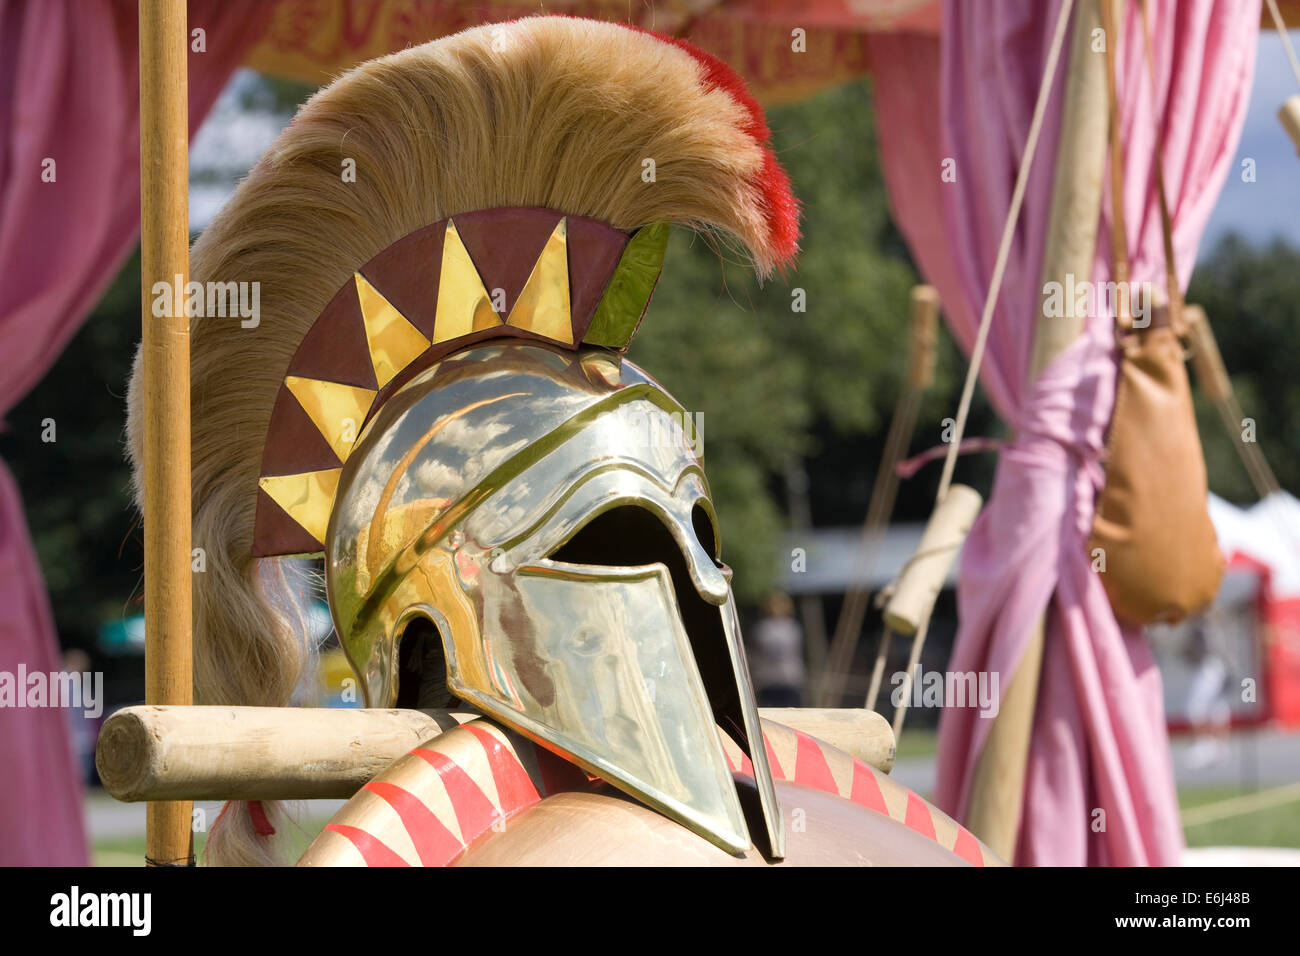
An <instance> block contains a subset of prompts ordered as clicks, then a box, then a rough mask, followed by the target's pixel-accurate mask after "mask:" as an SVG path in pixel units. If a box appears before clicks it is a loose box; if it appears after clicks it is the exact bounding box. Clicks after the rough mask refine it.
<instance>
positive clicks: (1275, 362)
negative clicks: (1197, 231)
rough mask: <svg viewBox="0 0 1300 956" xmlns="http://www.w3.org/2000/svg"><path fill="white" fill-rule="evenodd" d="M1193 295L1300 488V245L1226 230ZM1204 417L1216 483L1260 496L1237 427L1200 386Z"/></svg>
mask: <svg viewBox="0 0 1300 956" xmlns="http://www.w3.org/2000/svg"><path fill="white" fill-rule="evenodd" d="M1187 299H1188V301H1189V302H1195V303H1197V304H1199V305H1201V306H1203V307H1204V308H1205V312H1206V315H1207V316H1208V317H1209V319H1210V324H1211V326H1212V327H1213V329H1214V335H1215V337H1216V338H1217V339H1218V342H1219V350H1220V351H1221V352H1222V353H1223V363H1224V365H1225V366H1226V367H1227V369H1228V374H1229V376H1230V377H1231V379H1232V386H1233V390H1234V391H1235V392H1236V394H1237V399H1238V401H1239V402H1240V404H1241V408H1242V411H1243V412H1244V413H1245V415H1246V416H1248V417H1250V418H1253V419H1254V420H1255V423H1256V427H1255V433H1256V438H1257V439H1258V441H1259V446H1260V450H1261V451H1262V452H1263V453H1264V457H1265V458H1267V459H1268V462H1269V464H1270V465H1271V466H1272V468H1273V471H1274V473H1275V474H1276V475H1277V479H1278V482H1279V483H1280V484H1281V485H1282V487H1283V488H1286V489H1288V490H1290V491H1292V492H1293V493H1294V492H1295V491H1296V490H1297V489H1300V428H1298V427H1297V426H1296V422H1297V421H1300V376H1297V375H1296V373H1295V357H1296V355H1297V349H1296V344H1295V343H1296V337H1297V330H1300V250H1297V249H1296V248H1295V247H1294V246H1292V245H1290V244H1288V243H1286V242H1285V241H1283V240H1280V239H1276V240H1274V241H1272V242H1270V243H1268V244H1266V245H1254V244H1252V243H1250V242H1247V241H1246V240H1245V239H1243V238H1242V237H1240V236H1237V235H1229V236H1226V237H1224V238H1223V239H1222V240H1221V241H1220V242H1219V243H1218V244H1217V245H1216V246H1215V247H1214V249H1213V251H1212V252H1211V254H1210V255H1209V256H1207V257H1205V258H1204V259H1203V260H1202V261H1201V262H1200V263H1199V264H1198V265H1197V267H1196V272H1195V273H1193V275H1192V282H1191V287H1190V288H1189V290H1188V295H1187ZM1194 394H1195V401H1196V418H1197V423H1198V424H1199V426H1200V432H1201V442H1202V444H1203V446H1204V448H1205V460H1206V464H1207V467H1208V470H1209V479H1210V490H1211V491H1213V492H1215V493H1216V494H1218V495H1220V496H1222V497H1224V498H1226V499H1228V500H1229V501H1233V502H1236V503H1237V504H1243V505H1244V504H1250V503H1252V502H1254V501H1255V500H1256V498H1257V497H1258V496H1257V495H1256V493H1255V490H1254V487H1253V486H1252V485H1251V483H1250V479H1249V477H1248V476H1247V474H1246V470H1245V469H1244V468H1243V467H1242V464H1241V460H1240V459H1239V457H1238V455H1237V451H1236V449H1235V448H1234V447H1233V443H1234V442H1235V441H1237V440H1239V436H1235V435H1229V434H1228V432H1227V430H1226V429H1225V428H1224V426H1223V422H1222V420H1221V419H1220V418H1219V415H1218V413H1217V412H1216V411H1215V410H1214V407H1213V406H1212V405H1211V403H1210V401H1209V400H1208V399H1207V398H1206V396H1205V393H1204V392H1203V391H1201V390H1200V389H1196V390H1195V393H1194Z"/></svg>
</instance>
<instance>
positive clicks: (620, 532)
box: [548, 505, 680, 567]
mask: <svg viewBox="0 0 1300 956" xmlns="http://www.w3.org/2000/svg"><path fill="white" fill-rule="evenodd" d="M679 551H680V549H679V548H678V546H677V542H676V541H674V540H673V537H672V534H671V532H669V530H668V528H667V527H666V526H665V525H664V523H663V521H662V520H661V519H660V518H659V516H658V515H657V514H655V513H654V512H653V511H651V510H649V509H648V508H642V507H639V506H637V505H620V506H618V507H616V508H610V509H609V510H608V511H602V512H601V513H600V514H598V515H596V516H595V517H594V518H592V519H591V520H590V521H588V522H587V523H586V524H584V525H583V526H582V527H581V528H579V529H578V530H577V531H576V532H574V534H573V535H572V536H571V537H570V538H569V539H568V540H567V541H565V542H564V543H563V544H561V545H560V546H559V547H558V548H556V549H555V550H554V551H552V552H551V553H550V554H549V555H548V557H549V558H550V559H551V560H552V561H560V562H563V563H565V564H590V565H597V566H601V567H641V566H644V565H648V564H665V563H667V562H668V561H669V560H671V559H672V557H673V556H680V555H679Z"/></svg>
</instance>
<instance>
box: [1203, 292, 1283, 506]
mask: <svg viewBox="0 0 1300 956" xmlns="http://www.w3.org/2000/svg"><path fill="white" fill-rule="evenodd" d="M1185 313H1186V316H1187V338H1188V340H1189V342H1190V344H1191V348H1192V367H1193V368H1194V369H1195V370H1196V382H1197V384H1198V385H1200V387H1201V390H1202V391H1203V392H1205V394H1206V396H1207V397H1208V398H1209V399H1210V401H1211V402H1213V403H1214V407H1215V408H1216V409H1217V410H1218V412H1219V417H1220V418H1221V419H1222V420H1223V427H1224V428H1225V429H1226V430H1227V432H1228V437H1229V438H1230V439H1231V440H1232V444H1233V447H1235V448H1236V449H1237V454H1238V455H1240V456H1241V463H1242V465H1244V466H1245V468H1246V474H1248V475H1249V476H1250V481H1251V484H1253V485H1254V486H1255V493H1256V494H1258V495H1259V496H1260V497H1261V498H1266V497H1268V496H1269V495H1270V494H1272V493H1273V492H1275V491H1277V490H1278V489H1279V487H1280V486H1279V485H1278V483H1277V477H1276V476H1275V475H1274V474H1273V469H1272V468H1270V467H1269V464H1268V460H1267V459H1266V458H1265V457H1264V453H1263V451H1262V450H1261V449H1260V447H1259V444H1258V443H1257V442H1247V441H1245V440H1244V439H1243V438H1242V435H1241V423H1242V419H1243V418H1244V417H1245V416H1244V415H1243V414H1242V411H1241V406H1240V405H1239V404H1238V403H1237V397H1236V395H1235V394H1234V393H1233V390H1232V380H1231V379H1230V378H1229V377H1228V370H1227V369H1226V368H1225V367H1224V365H1223V356H1222V355H1221V354H1220V353H1219V343H1218V342H1217V341H1215V338H1214V330H1213V329H1212V328H1211V327H1210V320H1209V317H1208V316H1207V315H1206V314H1205V310H1204V309H1203V308H1201V307H1200V306H1199V305H1189V306H1187V308H1186V310H1185Z"/></svg>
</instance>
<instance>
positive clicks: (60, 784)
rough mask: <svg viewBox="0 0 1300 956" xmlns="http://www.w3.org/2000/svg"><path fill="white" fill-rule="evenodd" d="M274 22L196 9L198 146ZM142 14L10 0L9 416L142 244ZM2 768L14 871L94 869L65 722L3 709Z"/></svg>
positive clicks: (21, 548) (3, 830) (47, 664)
mask: <svg viewBox="0 0 1300 956" xmlns="http://www.w3.org/2000/svg"><path fill="white" fill-rule="evenodd" d="M272 10H273V7H272V5H270V4H259V3H257V2H256V0H232V2H220V0H206V2H198V0H195V2H191V3H190V5H189V25H190V28H191V29H195V28H202V29H203V30H204V31H205V35H204V37H203V46H204V47H205V50H204V52H191V53H190V56H189V94H190V95H189V102H190V132H191V133H193V132H194V130H196V129H197V128H198V125H199V123H200V122H201V121H202V120H203V117H204V116H205V115H207V112H208V109H209V108H210V107H211V106H212V104H213V102H214V101H215V100H216V98H217V95H218V94H219V93H220V92H221V89H222V88H223V87H224V86H225V84H226V80H227V79H228V78H229V76H230V74H231V72H232V71H233V70H234V69H235V67H236V66H238V65H239V63H240V61H241V60H242V58H243V56H244V53H245V51H246V50H247V49H248V47H249V45H250V44H252V43H253V42H255V41H256V40H257V38H258V36H259V35H260V33H261V31H262V29H264V27H265V24H266V22H267V20H268V18H269V16H270V14H271V12H272ZM137 16H138V14H137V8H136V4H135V3H133V2H129V0H0V135H3V136H4V144H3V149H2V150H0V263H3V269H4V272H3V279H0V355H3V356H4V362H3V365H0V416H3V415H4V414H5V413H6V412H8V410H9V409H11V408H12V407H13V406H14V405H15V404H16V403H17V402H18V400H19V399H21V398H22V397H23V395H25V394H26V393H27V392H28V391H29V390H30V389H31V387H32V386H33V385H35V384H36V382H38V381H39V380H40V378H41V376H42V375H44V374H45V372H46V371H47V370H48V369H49V367H50V365H52V364H53V362H54V360H55V359H56V358H57V357H58V355H59V353H60V352H61V351H62V350H63V347H64V346H65V345H66V344H67V343H68V340H69V339H70V338H71V337H72V335H73V334H74V333H75V332H76V330H77V329H78V328H79V327H80V325H81V323H82V321H83V320H84V319H85V317H86V315H87V313H88V312H89V311H90V310H91V309H92V308H93V307H94V304H95V302H97V301H98V299H99V297H100V295H102V294H103V291H104V288H105V287H106V286H107V285H108V283H109V282H110V281H111V280H112V278H113V276H114V274H115V273H116V272H117V270H118V269H120V268H121V266H122V263H123V261H124V260H125V259H126V257H127V256H128V255H129V253H130V251H131V249H132V247H133V246H134V245H135V241H136V237H137V235H138V233H139V229H140V108H139V89H140V80H139V65H138V54H137V25H136V23H137ZM47 160H52V161H53V165H52V166H51V165H50V164H49V163H48V162H47ZM43 173H47V175H46V177H45V178H42V174H43ZM50 173H52V179H51V178H50V175H49V174H50ZM103 427H104V428H107V429H112V430H115V431H116V430H119V429H120V428H121V422H120V421H106V422H104V423H103ZM20 665H21V666H23V667H25V669H26V671H27V672H28V673H32V672H36V671H40V672H43V673H46V674H48V673H50V672H52V671H58V670H59V669H60V662H59V655H58V643H57V641H56V639H55V634H54V624H53V620H52V617H51V614H50V608H49V601H48V598H47V596H46V593H45V584H44V581H43V580H42V578H41V572H40V567H39V565H38V564H37V561H36V556H35V554H34V553H33V551H32V545H31V541H30V539H29V536H28V533H27V528H26V523H25V521H24V519H23V509H22V501H21V499H20V497H19V494H18V488H17V486H16V485H15V483H14V480H13V477H12V475H11V474H10V472H9V470H8V469H7V468H5V467H4V465H3V463H0V671H3V672H7V673H8V674H11V675H16V674H17V672H18V669H19V667H20ZM20 691H21V689H20ZM0 768H3V769H4V778H3V781H2V782H0V866H13V865H30V864H51V865H53V864H58V865H81V864H85V863H86V860H87V856H86V837H85V829H84V825H83V822H82V812H81V785H80V782H79V777H80V774H79V773H78V771H77V770H76V768H75V767H74V762H73V757H72V749H71V744H70V741H69V733H68V725H67V720H66V714H65V713H64V712H63V711H62V710H58V709H53V708H48V707H46V708H41V709H10V708H5V709H3V710H0Z"/></svg>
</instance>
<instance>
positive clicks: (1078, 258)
mask: <svg viewBox="0 0 1300 956" xmlns="http://www.w3.org/2000/svg"><path fill="white" fill-rule="evenodd" d="M1108 2H1111V0H1084V2H1082V3H1079V4H1078V6H1076V7H1075V9H1074V21H1073V23H1072V24H1071V31H1072V32H1071V37H1070V63H1069V66H1068V67H1067V70H1068V72H1067V74H1066V86H1065V100H1064V103H1063V107H1062V109H1063V115H1062V118H1061V133H1060V141H1059V145H1058V147H1057V154H1056V179H1055V183H1054V185H1053V191H1052V206H1051V211H1050V216H1049V220H1048V233H1047V247H1046V250H1045V251H1044V255H1043V283H1044V285H1046V284H1047V283H1048V282H1059V283H1062V284H1064V283H1065V282H1066V277H1067V276H1068V275H1072V276H1073V277H1074V280H1075V282H1076V283H1078V282H1088V281H1091V279H1092V264H1093V257H1094V255H1095V253H1096V246H1097V225H1098V219H1099V214H1100V211H1101V187H1102V178H1103V174H1104V171H1105V160H1106V130H1107V106H1106V58H1105V55H1104V54H1102V53H1096V52H1094V51H1093V49H1092V38H1093V31H1094V30H1095V29H1098V28H1099V27H1101V25H1102V16H1101V12H1102V11H1101V4H1102V3H1108ZM1117 39H1118V37H1117V36H1113V35H1112V36H1107V37H1106V42H1107V43H1114V42H1116V40H1117ZM1044 295H1045V294H1044ZM1072 311H1073V310H1072ZM1084 318H1085V317H1084V316H1073V317H1058V316H1049V315H1047V314H1046V310H1044V309H1041V308H1040V309H1039V314H1038V325H1037V327H1036V329H1035V330H1034V348H1033V352H1032V354H1031V357H1030V368H1029V381H1030V382H1032V381H1034V380H1035V379H1036V378H1037V377H1038V376H1039V374H1040V373H1041V372H1042V371H1043V369H1044V368H1046V367H1047V366H1048V364H1049V363H1050V362H1051V361H1052V359H1054V358H1056V356H1058V355H1060V354H1061V353H1062V352H1063V351H1065V350H1066V349H1067V348H1069V346H1070V343H1072V342H1073V341H1074V340H1075V339H1076V338H1077V337H1078V336H1079V334H1080V333H1081V332H1082V331H1083V323H1084ZM1045 625H1046V619H1045V618H1044V619H1043V620H1040V621H1039V622H1038V625H1037V626H1036V627H1035V628H1034V631H1033V633H1032V634H1031V635H1030V637H1029V643H1028V645H1027V646H1026V648H1025V653H1024V655H1023V656H1022V657H1021V659H1020V665H1019V667H1018V669H1017V670H1016V673H1015V674H1013V675H1012V676H1011V679H1010V680H1009V681H1008V682H1007V686H1006V690H1005V691H1004V692H1003V695H1002V701H1001V706H1000V707H999V709H998V715H997V717H995V718H994V720H993V726H992V728H990V730H989V735H988V738H987V739H986V740H985V743H984V749H983V751H982V752H981V753H980V758H979V763H978V765H977V767H976V769H975V778H974V780H973V781H972V784H971V796H970V804H969V807H968V810H967V814H966V825H967V826H968V827H969V828H970V831H971V832H972V833H974V834H975V835H976V836H977V837H979V838H980V839H981V840H983V841H984V842H985V843H986V844H988V846H989V847H990V849H992V850H994V851H995V852H996V853H997V854H998V855H999V856H1001V857H1002V858H1003V859H1004V860H1006V861H1007V862H1009V863H1010V862H1014V860H1015V855H1016V840H1017V837H1018V836H1019V831H1020V810H1021V801H1022V799H1023V796H1024V785H1025V768H1026V764H1027V762H1028V759H1029V737H1030V732H1031V730H1032V729H1033V723H1034V711H1035V709H1036V704H1037V699H1038V679H1039V672H1040V668H1041V665H1042V659H1043V640H1044V632H1045ZM1004 676H1005V675H1004Z"/></svg>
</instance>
